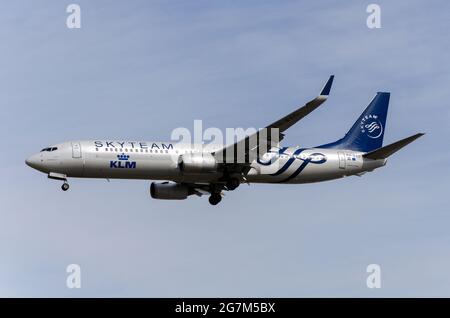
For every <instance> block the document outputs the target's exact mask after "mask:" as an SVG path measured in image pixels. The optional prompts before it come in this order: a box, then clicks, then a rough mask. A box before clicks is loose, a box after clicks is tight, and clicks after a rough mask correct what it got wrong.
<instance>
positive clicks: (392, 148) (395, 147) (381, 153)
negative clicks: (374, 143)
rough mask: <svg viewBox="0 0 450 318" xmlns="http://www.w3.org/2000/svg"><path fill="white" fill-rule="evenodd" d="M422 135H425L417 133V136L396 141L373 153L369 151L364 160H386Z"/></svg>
mask: <svg viewBox="0 0 450 318" xmlns="http://www.w3.org/2000/svg"><path fill="white" fill-rule="evenodd" d="M423 135H425V134H424V133H418V134H415V135H413V136H410V137H408V138H405V139H402V140H399V141H396V142H394V143H392V144H390V145H387V146H385V147H382V148H379V149H377V150H374V151H371V152H369V153H366V154H365V155H364V158H369V159H386V158H387V157H389V156H390V155H392V154H394V153H396V152H397V151H399V150H400V149H402V148H403V147H405V146H406V145H408V144H410V143H411V142H413V141H414V140H416V139H417V138H419V137H422V136H423Z"/></svg>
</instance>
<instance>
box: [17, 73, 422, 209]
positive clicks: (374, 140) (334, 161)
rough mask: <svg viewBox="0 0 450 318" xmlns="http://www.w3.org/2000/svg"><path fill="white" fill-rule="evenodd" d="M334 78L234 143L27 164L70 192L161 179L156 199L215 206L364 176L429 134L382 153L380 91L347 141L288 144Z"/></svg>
mask: <svg viewBox="0 0 450 318" xmlns="http://www.w3.org/2000/svg"><path fill="white" fill-rule="evenodd" d="M333 79H334V75H331V76H330V77H329V79H328V81H327V82H326V84H325V86H324V87H323V88H322V90H321V91H320V94H319V95H318V96H317V97H316V98H314V99H313V100H311V101H309V102H308V103H306V104H305V105H303V106H301V107H299V108H298V109H296V110H294V111H293V112H291V113H289V114H288V115H286V116H285V117H283V118H281V119H279V120H277V121H275V122H273V123H272V124H270V125H268V126H266V127H265V128H264V129H262V130H259V131H257V132H255V133H254V134H251V135H248V136H246V137H245V138H243V139H241V140H239V141H237V142H235V143H232V144H229V145H212V144H208V145H200V146H199V145H192V144H190V143H189V144H188V143H173V142H153V141H150V142H149V141H122V140H120V141H118V140H103V139H102V140H83V141H68V142H63V143H59V144H55V145H53V146H50V147H46V148H44V149H42V150H41V151H40V152H39V153H36V154H34V155H32V156H30V157H29V158H28V159H26V161H25V162H26V164H27V165H28V166H30V167H32V168H34V169H36V170H38V171H41V172H44V173H46V174H47V176H48V178H50V179H55V180H60V181H63V184H62V186H61V188H62V190H63V191H67V190H68V189H69V183H68V181H67V179H68V178H103V179H107V180H108V181H109V179H145V180H162V181H163V182H152V183H151V184H150V195H151V197H152V198H154V199H166V200H182V199H186V198H188V197H189V196H192V195H197V196H202V195H209V203H210V204H212V205H216V204H218V203H219V202H220V201H221V199H222V196H223V195H224V191H232V190H235V189H237V188H238V187H239V186H240V184H242V183H248V184H251V183H281V184H301V183H311V182H319V181H327V180H333V179H339V178H343V177H346V176H354V175H356V176H361V175H362V174H364V173H366V172H370V171H373V170H374V169H377V168H380V167H382V166H384V165H385V164H386V162H387V158H388V157H389V156H391V155H392V154H394V153H395V152H397V151H398V150H400V149H401V148H403V147H404V146H406V145H408V144H409V143H411V142H413V141H414V140H416V139H417V138H419V137H421V136H423V135H424V134H423V133H417V134H415V135H412V136H410V137H407V138H404V139H401V140H399V141H397V142H394V143H392V144H389V145H387V146H384V147H383V137H384V132H385V127H386V117H387V111H388V106H389V98H390V93H387V92H378V93H377V94H376V95H375V97H374V98H373V99H372V101H371V102H370V103H369V105H368V106H367V108H366V109H365V110H364V112H363V113H362V114H361V115H360V117H359V118H358V119H357V120H356V122H355V123H354V124H353V126H352V127H351V128H350V130H349V131H348V132H347V133H346V134H345V136H344V137H343V138H341V139H339V140H337V141H335V142H331V143H327V144H323V145H320V146H316V147H313V148H302V147H299V146H295V147H286V146H281V144H280V142H281V140H282V139H283V137H284V132H285V131H286V130H287V129H288V128H290V127H291V126H292V125H294V124H295V123H297V122H298V121H299V120H301V119H302V118H304V117H305V116H307V115H308V114H310V113H311V112H312V111H314V110H315V109H316V108H318V107H319V106H320V105H321V104H322V103H323V102H325V101H326V100H327V98H328V96H329V93H330V90H331V86H332V83H333ZM263 130H265V131H266V133H265V134H263V133H262V132H263ZM260 137H261V138H260ZM251 141H252V143H251Z"/></svg>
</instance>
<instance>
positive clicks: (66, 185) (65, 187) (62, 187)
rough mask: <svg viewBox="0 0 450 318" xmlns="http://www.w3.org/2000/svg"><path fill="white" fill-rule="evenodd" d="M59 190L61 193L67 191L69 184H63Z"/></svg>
mask: <svg viewBox="0 0 450 318" xmlns="http://www.w3.org/2000/svg"><path fill="white" fill-rule="evenodd" d="M61 189H62V190H63V191H67V190H69V184H68V183H67V181H66V182H64V183H63V185H62V186H61Z"/></svg>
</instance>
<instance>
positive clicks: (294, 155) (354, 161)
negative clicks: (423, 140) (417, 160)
mask: <svg viewBox="0 0 450 318" xmlns="http://www.w3.org/2000/svg"><path fill="white" fill-rule="evenodd" d="M221 148H223V145H207V146H205V147H203V148H202V146H195V145H190V144H180V143H171V142H149V141H146V142H144V141H110V140H87V141H74V142H64V143H60V144H57V145H54V146H51V147H48V148H46V149H44V150H43V151H41V152H39V153H37V154H34V155H32V156H31V157H30V158H28V159H27V160H26V163H27V164H28V165H29V166H31V167H33V168H35V169H37V170H39V171H41V172H44V173H48V174H55V175H64V176H65V177H72V178H73V177H74V178H104V179H145V180H172V181H175V182H179V183H211V182H217V181H218V180H220V179H221V177H222V175H223V173H222V172H220V171H218V170H217V169H211V171H208V170H207V169H206V170H204V171H194V172H189V171H183V170H182V169H180V156H182V155H186V154H189V153H193V154H197V155H200V156H203V155H204V156H205V157H206V156H210V155H211V152H213V151H215V150H217V149H221ZM363 154H364V153H363V152H358V151H353V150H342V149H339V150H337V149H325V148H300V147H281V148H274V149H271V150H270V151H269V152H268V153H266V154H265V155H264V156H262V158H261V159H259V160H255V161H253V162H252V163H251V165H250V167H251V168H250V171H249V172H248V173H247V174H246V177H245V182H250V183H293V184H298V183H309V182H318V181H326V180H332V179H338V178H342V177H344V176H349V175H360V174H362V173H364V172H366V171H372V170H373V169H376V168H378V167H381V166H383V165H384V164H385V162H386V160H385V159H382V160H372V159H366V158H363ZM242 182H243V181H242Z"/></svg>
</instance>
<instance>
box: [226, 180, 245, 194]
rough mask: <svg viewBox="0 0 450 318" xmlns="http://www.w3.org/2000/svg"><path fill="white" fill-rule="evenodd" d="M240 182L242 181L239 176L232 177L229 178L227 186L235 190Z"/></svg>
mask: <svg viewBox="0 0 450 318" xmlns="http://www.w3.org/2000/svg"><path fill="white" fill-rule="evenodd" d="M240 184H241V182H240V181H239V179H238V178H231V179H228V180H227V183H226V186H227V189H228V190H230V191H233V190H234V189H236V188H237V187H239V185H240Z"/></svg>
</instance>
